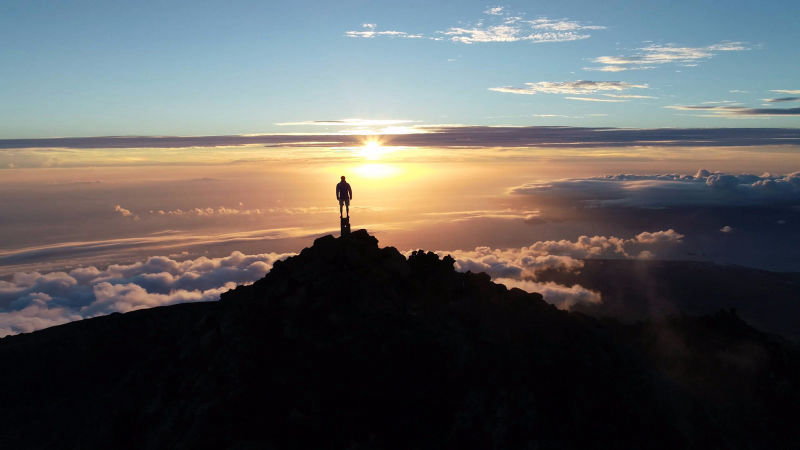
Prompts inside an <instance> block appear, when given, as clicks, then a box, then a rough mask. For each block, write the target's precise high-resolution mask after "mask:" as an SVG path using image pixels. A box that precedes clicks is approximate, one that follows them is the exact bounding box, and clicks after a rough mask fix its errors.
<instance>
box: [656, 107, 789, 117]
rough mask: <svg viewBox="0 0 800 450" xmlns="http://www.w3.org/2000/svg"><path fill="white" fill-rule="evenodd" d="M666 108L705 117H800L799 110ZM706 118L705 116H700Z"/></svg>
mask: <svg viewBox="0 0 800 450" xmlns="http://www.w3.org/2000/svg"><path fill="white" fill-rule="evenodd" d="M665 108H669V109H675V110H678V111H695V112H704V113H706V115H705V117H729V118H746V117H769V116H800V107H798V108H748V107H745V106H711V105H669V106H665ZM700 117H704V116H702V115H701V116H700Z"/></svg>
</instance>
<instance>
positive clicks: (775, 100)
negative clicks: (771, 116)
mask: <svg viewBox="0 0 800 450" xmlns="http://www.w3.org/2000/svg"><path fill="white" fill-rule="evenodd" d="M761 100H763V101H765V102H767V103H783V102H797V101H800V97H780V98H762V99H761Z"/></svg>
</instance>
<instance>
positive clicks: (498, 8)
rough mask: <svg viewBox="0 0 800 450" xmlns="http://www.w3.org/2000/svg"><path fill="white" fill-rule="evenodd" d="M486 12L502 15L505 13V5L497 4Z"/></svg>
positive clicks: (492, 14) (491, 14)
mask: <svg viewBox="0 0 800 450" xmlns="http://www.w3.org/2000/svg"><path fill="white" fill-rule="evenodd" d="M483 13H484V14H488V15H490V16H501V15H503V7H502V6H495V7H494V8H489V9H487V10H486V11H484V12H483Z"/></svg>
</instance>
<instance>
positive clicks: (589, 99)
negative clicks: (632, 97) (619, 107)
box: [564, 97, 628, 103]
mask: <svg viewBox="0 0 800 450" xmlns="http://www.w3.org/2000/svg"><path fill="white" fill-rule="evenodd" d="M564 98H565V99H567V100H578V101H581V102H600V103H622V102H627V101H628V100H623V99H615V98H596V97H564Z"/></svg>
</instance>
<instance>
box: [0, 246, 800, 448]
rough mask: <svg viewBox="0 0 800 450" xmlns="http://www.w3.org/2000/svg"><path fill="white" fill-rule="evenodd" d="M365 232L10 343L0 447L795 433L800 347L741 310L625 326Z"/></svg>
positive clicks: (443, 444)
mask: <svg viewBox="0 0 800 450" xmlns="http://www.w3.org/2000/svg"><path fill="white" fill-rule="evenodd" d="M452 265H453V261H452V260H451V259H449V258H444V259H443V260H440V259H439V258H438V257H437V256H436V255H435V254H432V253H424V252H416V253H415V254H414V255H412V256H411V257H410V258H409V259H408V260H406V259H405V258H404V257H403V256H402V255H401V254H400V253H398V252H397V251H396V250H395V249H393V248H383V249H380V248H378V245H377V241H376V240H375V239H374V238H373V237H371V236H369V235H368V234H367V233H366V232H365V231H363V230H360V231H358V232H355V233H353V234H352V235H351V236H350V237H349V238H339V239H335V238H333V237H331V236H326V237H323V238H320V239H318V240H317V241H315V243H314V246H313V247H311V248H307V249H304V250H303V251H302V252H301V253H300V255H298V256H296V257H293V258H290V259H288V260H286V261H285V262H281V263H278V264H276V265H275V267H274V268H273V270H272V271H271V272H270V273H269V274H268V275H267V276H266V277H264V278H263V279H261V280H259V281H258V282H256V283H255V284H253V285H251V286H240V287H238V288H237V289H235V290H233V291H230V292H228V293H226V294H224V295H223V296H222V299H221V301H220V302H213V303H198V304H183V305H176V306H170V307H163V308H155V309H150V310H143V311H137V312H133V313H128V314H116V315H112V316H107V317H101V318H96V319H90V320H84V321H81V322H75V323H71V324H67V325H62V326H59V327H54V328H50V329H47V330H42V331H39V332H35V333H31V334H28V335H20V336H12V337H8V338H4V339H2V340H0V383H2V386H3V388H2V390H0V447H2V448H333V449H339V448H353V449H355V448H397V449H406V448H482V449H484V448H498V449H513V448H571V447H577V446H581V447H595V448H600V447H602V448H634V447H635V448H642V447H646V448H653V447H672V448H676V447H681V448H755V447H762V448H764V447H773V448H790V447H796V446H797V445H798V444H799V443H800V430H798V429H797V427H795V424H794V423H793V422H794V418H796V417H798V416H799V414H800V389H798V388H800V354H799V353H798V351H797V349H796V348H795V347H794V346H793V345H792V344H790V343H787V342H784V341H782V340H780V339H779V338H773V337H770V336H767V335H764V334H761V333H759V332H758V331H756V330H754V329H752V328H750V327H749V326H748V325H746V324H745V323H744V322H742V321H741V320H739V319H738V318H737V317H736V316H735V315H734V314H732V313H726V312H721V313H718V314H716V315H714V316H707V317H702V318H691V317H686V316H677V317H674V318H671V319H669V320H664V321H661V322H653V323H644V324H638V325H621V324H619V323H618V322H616V321H613V320H598V319H593V318H591V317H589V316H585V315H582V314H577V313H567V312H564V311H559V310H557V309H555V308H554V307H552V306H550V305H548V304H546V303H545V302H544V301H542V299H541V296H539V295H537V294H528V293H526V292H523V291H520V290H516V289H515V290H510V291H509V290H507V289H506V288H505V287H503V286H500V285H496V284H494V283H491V282H490V280H489V277H488V276H487V275H485V274H471V273H466V274H461V273H457V272H455V271H454V270H453V267H452Z"/></svg>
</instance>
